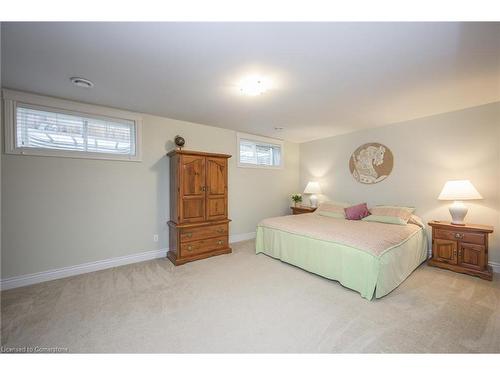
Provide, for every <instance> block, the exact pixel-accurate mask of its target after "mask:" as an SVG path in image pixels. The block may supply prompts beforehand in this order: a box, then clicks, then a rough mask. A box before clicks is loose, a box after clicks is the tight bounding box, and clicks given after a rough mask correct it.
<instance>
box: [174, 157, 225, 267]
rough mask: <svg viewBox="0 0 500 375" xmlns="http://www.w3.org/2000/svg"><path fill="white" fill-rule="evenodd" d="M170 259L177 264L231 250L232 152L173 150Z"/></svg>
mask: <svg viewBox="0 0 500 375" xmlns="http://www.w3.org/2000/svg"><path fill="white" fill-rule="evenodd" d="M167 155H168V156H169V157H170V221H169V222H168V226H169V235H170V239H169V251H168V253H167V257H168V259H170V260H171V261H172V263H174V264H175V265H176V266H177V265H180V264H184V263H186V262H191V261H193V260H198V259H203V258H207V257H210V256H213V255H220V254H227V253H230V252H231V248H230V247H229V222H230V221H231V220H229V219H228V217H227V195H228V193H227V161H228V159H229V158H230V157H231V155H225V154H209V153H206V152H198V151H185V150H173V151H170V152H169V153H168V154H167Z"/></svg>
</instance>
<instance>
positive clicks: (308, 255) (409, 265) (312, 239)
mask: <svg viewBox="0 0 500 375" xmlns="http://www.w3.org/2000/svg"><path fill="white" fill-rule="evenodd" d="M256 253H257V254H258V253H264V254H266V255H269V256H271V257H273V258H277V259H280V260H282V261H284V262H287V263H290V264H293V265H294V266H297V267H300V268H302V269H304V270H307V271H309V272H313V273H315V274H318V275H320V276H323V277H326V278H328V279H331V280H336V281H339V282H340V283H341V284H342V285H344V286H345V287H347V288H350V289H353V290H356V291H357V292H359V293H360V294H361V296H362V297H364V298H366V299H369V300H371V299H372V298H373V297H375V298H380V297H383V296H385V295H386V294H388V293H390V292H391V291H392V290H394V289H395V288H396V287H397V286H398V285H399V284H401V282H403V281H404V280H405V279H406V278H407V277H408V276H409V275H410V274H411V273H412V272H413V271H414V270H415V268H417V267H418V266H419V265H420V264H421V263H422V262H423V261H425V259H426V257H427V240H426V232H425V230H424V228H422V227H420V226H418V225H415V224H407V225H395V224H384V223H374V222H365V221H353V220H343V219H337V218H332V217H327V216H321V215H318V214H316V213H313V214H302V215H290V216H281V217H277V218H269V219H265V220H263V221H261V222H260V223H259V224H258V226H257V238H256Z"/></svg>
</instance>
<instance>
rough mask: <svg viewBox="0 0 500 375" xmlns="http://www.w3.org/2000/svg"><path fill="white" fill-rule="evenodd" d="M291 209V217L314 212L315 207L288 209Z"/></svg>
mask: <svg viewBox="0 0 500 375" xmlns="http://www.w3.org/2000/svg"><path fill="white" fill-rule="evenodd" d="M290 208H291V209H292V214H293V215H299V214H309V213H311V212H314V211H316V207H309V206H295V207H294V206H292V207H290Z"/></svg>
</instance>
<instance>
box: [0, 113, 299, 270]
mask: <svg viewBox="0 0 500 375" xmlns="http://www.w3.org/2000/svg"><path fill="white" fill-rule="evenodd" d="M177 134H181V135H182V136H183V137H184V138H185V139H186V149H189V150H199V151H209V152H218V153H228V154H232V155H233V157H232V158H231V159H229V215H230V218H231V219H232V220H233V221H232V223H231V225H230V232H231V233H230V234H231V235H234V234H244V233H249V232H254V231H255V226H256V224H257V222H258V221H259V220H260V219H262V218H264V217H268V216H275V215H282V214H285V213H287V212H288V206H289V199H288V196H289V194H290V193H292V192H294V191H296V190H297V187H298V171H299V165H298V162H299V161H298V155H299V152H298V149H299V148H298V145H297V144H293V143H288V142H287V143H285V169H283V170H263V169H248V168H237V167H236V133H235V132H234V131H230V130H225V129H221V128H215V127H210V126H204V125H199V124H193V123H187V122H182V121H176V120H171V119H167V118H161V117H155V116H150V115H144V117H143V160H142V162H140V163H138V162H120V161H104V160H88V159H70V158H58V157H33V156H21V155H7V154H2V200H3V207H2V228H3V234H4V236H3V239H2V245H3V246H2V278H8V277H13V276H19V275H25V274H30V273H35V272H41V271H46V270H50V269H56V268H61V267H66V266H72V265H78V264H82V263H86V262H93V261H97V260H102V259H108V258H113V257H118V256H125V255H131V254H134V253H139V252H144V251H149V250H157V249H161V248H166V247H167V246H168V231H167V226H166V222H167V221H168V219H169V218H168V213H169V199H168V197H169V166H168V159H167V157H166V156H165V154H166V152H167V151H169V150H170V149H171V148H172V142H171V141H172V140H173V138H174V137H175V135H177ZM156 233H157V234H159V242H158V243H155V242H153V234H156Z"/></svg>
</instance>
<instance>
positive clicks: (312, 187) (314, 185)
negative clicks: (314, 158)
mask: <svg viewBox="0 0 500 375" xmlns="http://www.w3.org/2000/svg"><path fill="white" fill-rule="evenodd" d="M304 194H311V196H310V197H309V201H310V202H311V207H318V197H317V196H316V194H321V188H320V186H319V182H316V181H309V183H308V184H307V186H306V189H305V190H304Z"/></svg>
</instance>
